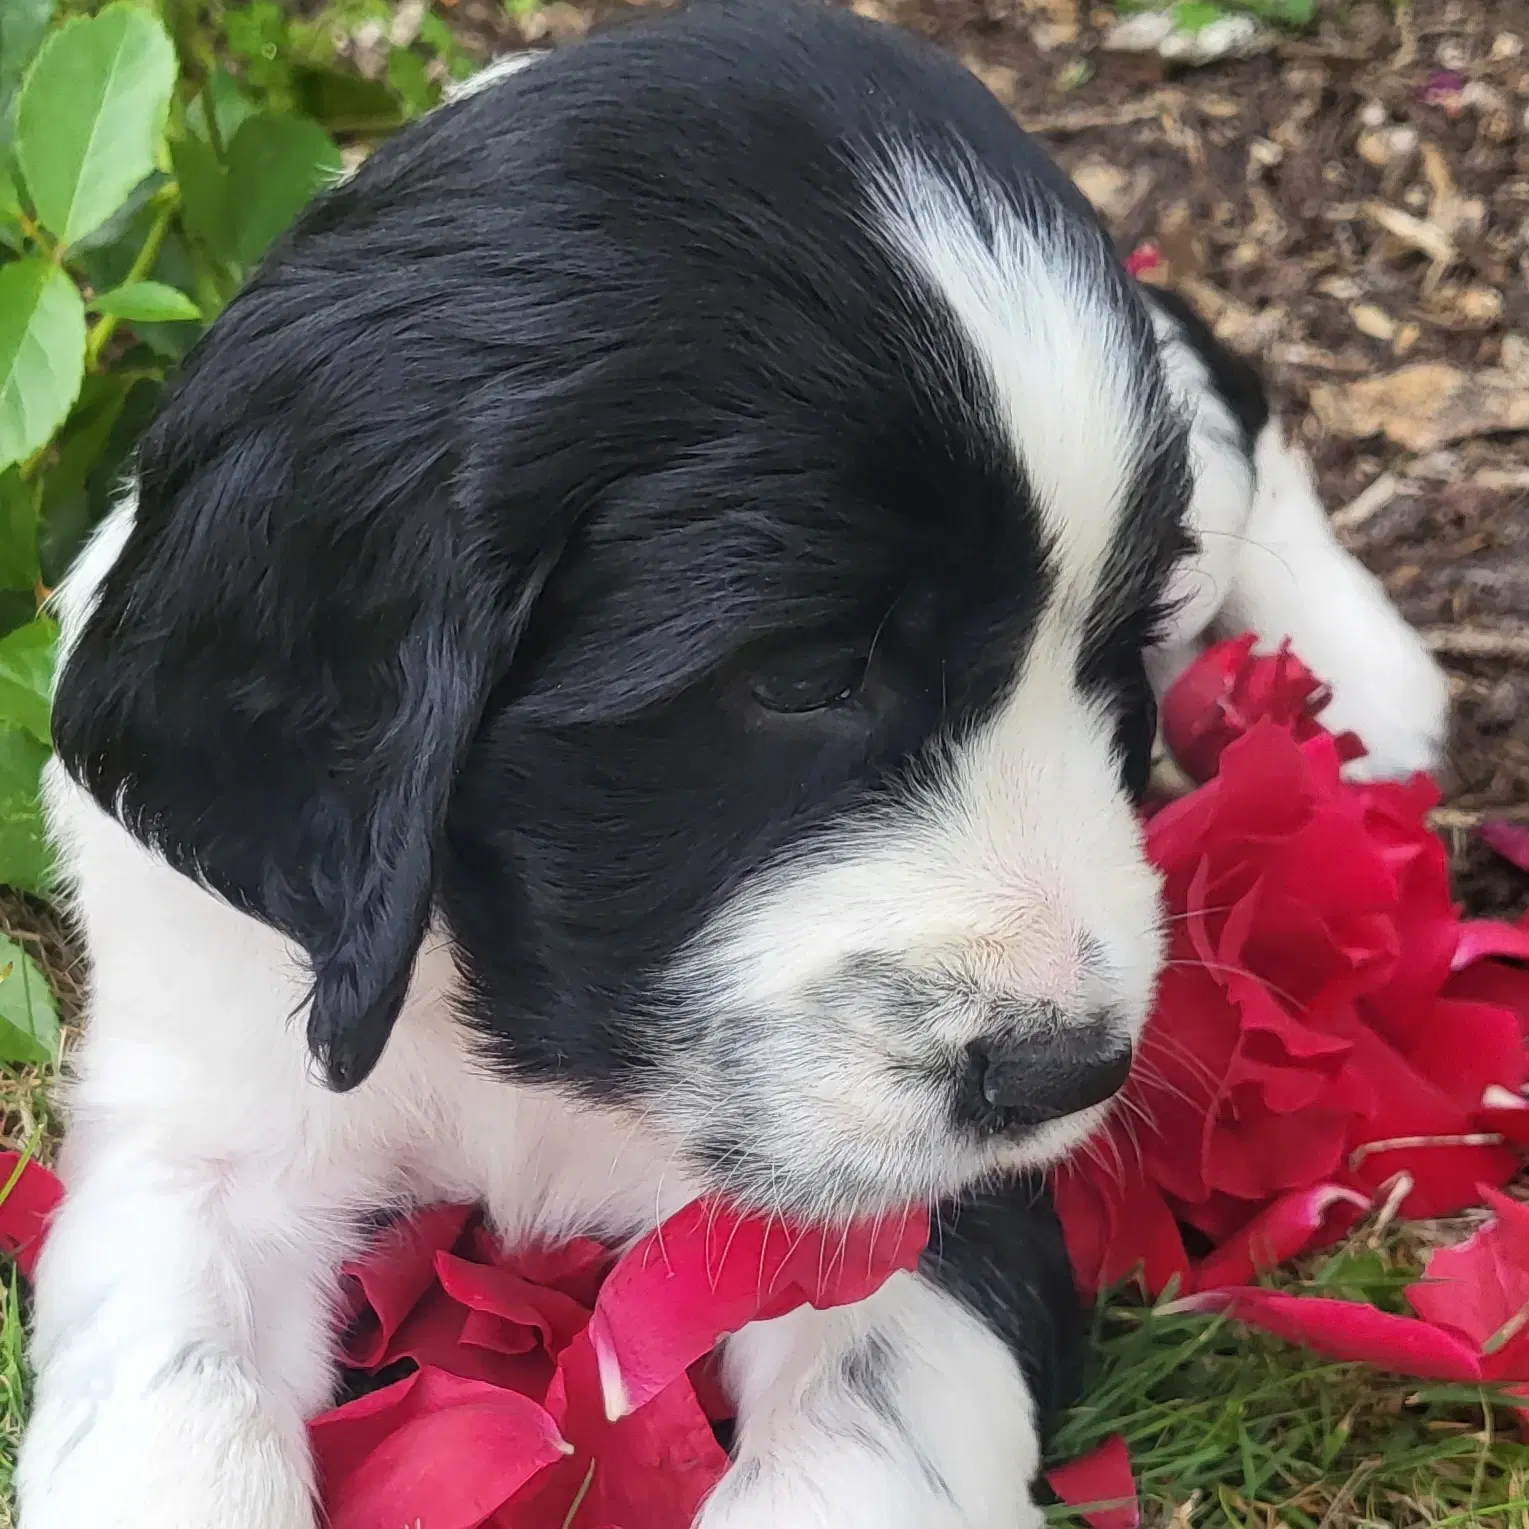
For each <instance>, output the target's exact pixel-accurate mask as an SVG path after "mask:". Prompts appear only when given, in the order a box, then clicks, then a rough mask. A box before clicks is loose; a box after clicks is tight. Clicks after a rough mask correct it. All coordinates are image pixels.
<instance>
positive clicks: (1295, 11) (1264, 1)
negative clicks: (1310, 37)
mask: <svg viewBox="0 0 1529 1529" xmlns="http://www.w3.org/2000/svg"><path fill="white" fill-rule="evenodd" d="M1243 4H1244V5H1245V6H1246V7H1247V9H1248V10H1250V11H1251V12H1252V13H1253V14H1254V15H1255V16H1257V17H1258V18H1259V19H1260V20H1261V21H1272V22H1274V23H1275V24H1276V25H1277V26H1282V27H1289V28H1291V29H1292V30H1293V31H1300V30H1301V29H1302V28H1304V27H1309V26H1310V25H1311V24H1312V22H1313V21H1314V20H1315V19H1316V15H1317V5H1316V0H1243Z"/></svg>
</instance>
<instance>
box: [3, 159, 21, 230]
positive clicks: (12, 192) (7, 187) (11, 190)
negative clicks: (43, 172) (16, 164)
mask: <svg viewBox="0 0 1529 1529" xmlns="http://www.w3.org/2000/svg"><path fill="white" fill-rule="evenodd" d="M20 211H21V196H20V193H19V192H18V191H17V190H16V175H15V172H14V170H13V169H12V166H11V163H10V161H9V160H8V159H5V158H4V157H0V218H14V217H15V216H16V214H17V213H19V212H20Z"/></svg>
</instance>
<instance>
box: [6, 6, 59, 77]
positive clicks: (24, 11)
mask: <svg viewBox="0 0 1529 1529" xmlns="http://www.w3.org/2000/svg"><path fill="white" fill-rule="evenodd" d="M55 3H56V0H4V4H0V102H3V101H4V100H5V99H6V98H7V97H8V96H9V95H10V93H11V91H12V90H13V89H14V88H15V87H16V85H17V83H18V82H19V81H20V79H21V74H22V71H23V70H24V69H25V68H26V66H27V65H28V64H29V63H31V61H32V55H33V54H34V53H36V51H37V45H38V43H40V42H41V41H42V38H43V33H44V32H46V31H47V30H48V23H49V22H50V21H51V20H52V19H53V7H54V4H55Z"/></svg>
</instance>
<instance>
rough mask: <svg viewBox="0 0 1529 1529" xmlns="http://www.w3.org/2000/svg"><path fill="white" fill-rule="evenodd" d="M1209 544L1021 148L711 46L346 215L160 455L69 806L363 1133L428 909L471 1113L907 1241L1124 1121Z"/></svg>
mask: <svg viewBox="0 0 1529 1529" xmlns="http://www.w3.org/2000/svg"><path fill="white" fill-rule="evenodd" d="M1186 499H1187V473H1186V460H1185V448H1184V441H1183V430H1182V425H1181V422H1180V420H1179V419H1178V418H1177V416H1176V415H1175V414H1174V413H1173V412H1172V411H1171V409H1170V408H1169V405H1168V403H1167V399H1166V395H1165V392H1164V388H1163V383H1162V377H1161V372H1160V366H1159V361H1158V357H1157V351H1156V347H1155V344H1154V341H1153V338H1152V333H1151V329H1150V326H1149V324H1148V322H1147V320H1146V317H1145V314H1144V313H1143V312H1142V310H1141V308H1140V306H1139V303H1138V300H1137V299H1136V297H1135V295H1134V294H1133V293H1132V292H1131V291H1130V289H1129V288H1128V286H1127V284H1126V282H1125V280H1124V278H1123V277H1122V275H1121V274H1120V272H1119V271H1118V270H1117V268H1116V266H1115V264H1114V262H1113V259H1112V257H1111V254H1110V251H1109V249H1108V248H1107V246H1106V244H1105V241H1104V239H1103V237H1102V235H1101V234H1100V232H1099V230H1098V228H1097V227H1096V225H1095V224H1094V223H1093V222H1092V220H1091V218H1090V217H1089V215H1088V213H1087V211H1086V209H1085V208H1084V206H1083V204H1082V203H1081V201H1080V200H1079V199H1078V198H1077V197H1076V195H1075V193H1073V192H1072V191H1071V190H1070V188H1068V187H1067V186H1066V183H1065V182H1064V181H1063V180H1062V178H1061V177H1060V176H1059V175H1058V174H1057V173H1056V172H1055V171H1054V170H1053V169H1052V168H1051V167H1050V166H1049V165H1048V164H1047V163H1046V161H1045V160H1044V159H1043V158H1042V156H1040V154H1039V153H1038V151H1037V150H1036V149H1035V148H1034V147H1033V145H1031V144H1030V143H1029V141H1028V140H1027V139H1025V138H1024V136H1023V135H1022V134H1021V133H1019V131H1018V129H1017V128H1015V127H1014V125H1013V123H1012V122H1011V121H1010V120H1009V118H1008V117H1007V115H1006V114H1005V113H1004V112H1003V111H1002V109H1001V108H1000V107H999V106H998V105H997V104H996V103H995V102H993V101H992V100H991V98H989V97H988V96H987V95H986V94H985V92H983V91H982V90H981V89H980V87H979V86H977V85H976V84H975V82H974V81H972V80H971V79H970V77H969V76H967V75H966V74H965V73H964V72H963V71H961V70H960V69H959V68H957V67H956V66H954V65H952V64H949V63H947V62H945V61H944V60H942V59H940V58H938V57H937V56H936V55H933V54H931V53H928V52H927V51H925V50H924V49H922V48H921V47H919V46H918V45H916V44H914V43H912V42H911V41H908V40H907V39H904V38H902V37H900V36H898V35H897V34H894V33H893V32H891V31H890V29H881V28H874V27H869V26H865V25H863V24H862V23H860V22H859V21H857V20H856V19H855V18H853V17H851V16H849V15H847V14H845V13H843V12H839V11H833V10H818V9H816V8H810V9H803V10H800V11H798V10H795V9H793V8H790V7H782V8H780V9H778V10H769V9H766V8H758V9H754V8H744V9H742V10H739V11H734V10H732V8H727V7H723V8H719V9H717V10H715V11H713V10H710V9H699V10H697V11H695V12H694V13H692V14H691V15H690V16H688V17H686V18H683V19H681V20H679V21H673V22H668V23H660V24H657V25H655V26H654V27H652V28H648V29H645V28H642V27H637V28H632V29H629V30H626V31H623V32H622V33H621V34H619V35H618V36H613V37H612V38H610V39H605V40H601V41H599V42H595V43H591V44H588V45H587V46H585V47H581V48H576V49H573V50H570V51H569V52H568V53H566V54H558V55H555V56H553V57H552V58H550V59H548V60H546V61H543V62H540V63H537V64H535V65H534V66H532V67H531V68H530V69H528V70H526V71H524V72H523V73H522V74H520V75H518V76H517V77H516V78H515V79H514V80H512V81H509V82H506V83H503V84H501V85H498V86H495V87H493V88H491V89H489V90H486V91H484V92H482V93H481V94H479V95H477V96H475V97H473V98H472V99H471V100H469V101H466V102H464V103H462V104H460V105H458V106H454V107H451V108H448V109H446V110H444V111H442V112H440V113H438V114H436V115H435V116H434V117H432V118H431V119H429V120H428V121H427V122H426V123H424V124H422V125H421V127H419V128H418V129H416V130H415V131H414V132H413V133H410V134H404V135H402V136H401V137H400V139H398V140H397V141H395V143H393V144H390V145H388V146H387V148H385V149H384V150H383V151H382V152H380V153H379V154H378V155H377V156H375V158H374V159H373V160H372V161H370V162H369V163H368V164H367V166H365V167H364V168H363V170H362V171H361V172H360V174H358V175H357V176H356V178H355V179H354V180H353V181H352V182H351V183H349V184H348V185H346V186H344V187H342V188H339V189H338V190H336V191H335V192H333V193H331V194H330V195H329V196H328V197H326V198H325V199H324V200H322V201H321V202H320V203H319V204H318V205H317V206H316V207H315V209H314V210H313V211H312V212H311V213H310V214H309V216H308V217H307V218H306V219H305V220H304V222H303V224H302V225H301V226H300V228H299V230H298V232H297V234H296V235H295V236H294V238H293V239H292V240H291V241H290V242H289V244H288V245H287V247H286V248H285V249H284V250H283V251H282V252H281V253H280V254H279V256H278V257H277V258H276V259H275V260H274V261H273V262H272V263H271V264H270V265H269V266H268V267H267V268H266V269H265V270H264V271H263V272H262V273H261V274H260V276H258V277H257V278H256V280H255V281H254V282H253V283H252V285H251V286H250V288H249V289H248V290H247V291H246V292H245V293H244V294H242V295H241V297H240V298H239V299H238V300H237V301H236V302H235V303H234V304H233V305H231V306H230V308H229V310H228V311H227V312H226V313H225V315H224V316H223V318H222V319H221V320H220V322H219V324H218V325H217V326H216V327H215V328H214V330H213V332H212V334H211V335H210V336H209V338H208V339H207V341H206V342H204V344H203V346H202V347H201V348H200V349H199V351H198V353H197V356H196V358H195V359H194V360H193V363H192V365H191V367H190V368H189V371H188V374H187V376H186V378H185V379H184V380H183V382H182V383H181V385H180V387H179V389H178V390H177V391H176V393H175V394H174V395H173V397H172V398H171V400H170V402H169V403H168V404H167V406H166V408H165V410H164V412H163V414H162V416H161V419H160V421H159V422H158V424H157V425H156V427H155V430H154V431H153V432H152V433H151V435H150V437H149V439H148V441H147V443H146V445H145V447H144V452H143V459H142V490H141V504H140V513H139V520H138V524H137V526H136V527H135V529H134V531H133V533H132V535H131V537H130V538H129V539H128V541H127V543H126V546H125V548H124V550H123V554H122V556H121V558H120V559H119V561H118V563H117V565H116V566H115V567H114V568H113V570H112V572H111V574H110V575H109V576H108V577H107V579H106V580H105V582H104V583H103V585H102V588H101V591H100V595H99V598H98V600H97V601H96V604H95V607H94V611H93V614H92V615H91V616H90V619H89V621H88V622H87V623H86V624H85V626H84V629H83V631H82V632H81V633H80V634H79V636H78V640H77V646H76V649H75V652H74V655H73V657H72V658H71V660H70V662H69V665H68V667H67V671H66V674H65V678H64V681H63V683H62V684H61V687H60V691H59V706H58V711H57V719H58V720H57V729H58V736H59V746H60V753H61V755H62V756H63V758H64V759H65V761H66V763H67V764H68V766H69V768H70V769H71V770H72V771H73V772H74V773H75V774H76V775H77V776H79V777H80V778H81V779H83V780H85V781H86V782H87V783H88V784H89V785H90V787H91V789H92V790H93V791H94V792H95V793H96V795H97V796H98V798H99V799H100V800H102V801H103V802H108V803H110V804H111V806H112V807H113V809H114V810H116V811H118V812H120V813H121V814H122V815H123V817H124V818H125V820H126V821H128V822H129V823H130V824H131V825H132V826H133V827H134V828H135V829H136V830H137V831H138V832H139V833H140V834H141V835H142V836H143V837H144V838H145V839H148V840H150V841H151V842H153V843H154V844H155V845H156V846H157V847H158V848H159V849H160V850H161V851H162V852H163V853H164V854H166V855H167V856H168V857H169V858H170V859H171V861H172V863H174V864H177V865H179V866H181V867H182V868H183V869H185V870H186V871H187V872H188V873H189V874H194V875H197V876H199V877H201V878H202V879H204V880H205V881H207V882H208V883H209V884H211V885H212V886H214V887H215V888H216V889H217V890H218V891H220V892H221V893H223V895H225V896H227V897H229V898H231V899H233V900H234V901H236V902H237V903H238V904H239V905H240V906H243V907H245V908H247V909H249V910H250V911H251V912H253V913H255V914H256V915H257V916H259V917H261V918H263V919H265V920H267V921H268V922H270V923H272V924H273V925H275V926H276V927H277V928H280V929H282V930H284V931H285V932H286V933H287V934H289V935H290V936H291V938H292V939H293V940H294V941H296V942H298V943H299V944H301V945H302V946H303V947H304V948H305V949H306V951H307V952H308V955H309V957H310V960H311V962H312V966H313V972H314V984H315V985H314V998H313V1003H312V1010H311V1014H310V1016H309V1027H308V1028H309V1039H310V1043H311V1044H312V1046H313V1049H314V1051H315V1054H316V1055H317V1056H318V1057H319V1059H320V1061H321V1062H322V1064H323V1065H324V1067H325V1069H326V1071H327V1074H328V1076H329V1079H330V1081H331V1082H332V1083H333V1084H335V1085H336V1086H340V1087H349V1086H354V1085H355V1084H357V1083H358V1082H360V1081H362V1080H363V1079H364V1077H365V1075H366V1073H367V1071H368V1070H369V1068H370V1066H371V1065H372V1064H373V1063H374V1062H375V1060H376V1057H377V1055H378V1054H379V1053H380V1051H381V1050H382V1048H383V1045H384V1044H385V1042H386V1039H387V1034H388V1030H389V1027H390V1025H391V1023H392V1020H393V1018H394V1016H395V1015H396V1013H397V1011H398V1007H399V1004H400V1002H401V1000H402V995H403V992H404V990H405V988H406V986H407V982H408V975H409V969H410V965H411V963H412V959H413V955H414V952H415V949H416V948H417V944H418V940H419V938H420V935H421V933H422V931H423V929H424V927H425V923H426V921H427V920H428V919H429V918H430V917H431V916H432V910H434V912H435V914H436V915H438V916H439V917H441V918H442V919H443V920H444V922H445V924H446V926H447V927H448V929H449V931H450V933H451V935H452V937H453V939H454V941H455V945H456V948H457V952H458V956H459V962H460V966H461V969H462V972H463V974H464V979H465V985H466V991H465V997H464V1011H465V1016H466V1018H467V1020H468V1022H469V1023H470V1024H471V1025H473V1026H474V1027H475V1028H476V1030H477V1032H478V1033H479V1035H480V1036H481V1039H482V1046H483V1050H484V1053H485V1056H486V1058H487V1059H488V1060H489V1062H490V1063H491V1064H492V1065H495V1066H498V1067H500V1068H502V1069H503V1070H504V1071H505V1072H506V1073H507V1074H508V1075H510V1076H512V1077H514V1078H516V1079H520V1080H524V1081H528V1082H532V1083H537V1084H545V1085H549V1086H554V1087H558V1088H562V1089H566V1090H571V1091H573V1092H575V1093H576V1094H577V1095H579V1096H580V1097H581V1098H583V1099H585V1100H588V1101H590V1102H592V1103H594V1104H597V1105H602V1106H606V1105H608V1106H610V1107H614V1108H619V1109H622V1110H628V1111H633V1112H637V1113H639V1114H640V1115H641V1117H642V1118H643V1119H644V1120H645V1121H646V1122H647V1123H648V1125H649V1126H650V1127H651V1128H653V1129H655V1130H657V1131H659V1132H661V1133H662V1134H663V1135H665V1136H666V1137H667V1138H668V1139H669V1140H670V1141H671V1142H672V1144H673V1145H674V1148H675V1150H676V1153H677V1154H678V1156H679V1158H680V1160H681V1161H682V1162H683V1163H685V1164H686V1165H688V1166H689V1168H690V1169H692V1170H693V1171H694V1172H695V1173H697V1174H699V1175H700V1176H701V1177H702V1178H703V1179H704V1180H705V1181H707V1182H710V1183H711V1184H713V1185H714V1186H716V1187H719V1188H723V1189H726V1190H728V1191H730V1192H732V1193H734V1194H736V1195H738V1196H740V1197H741V1198H743V1199H745V1200H748V1201H750V1202H752V1203H755V1204H758V1205H765V1206H770V1207H774V1208H778V1209H783V1210H790V1211H793V1212H796V1213H798V1214H808V1215H824V1214H827V1215H834V1216H840V1215H845V1214H852V1213H864V1212H875V1211H877V1210H879V1209H881V1208H884V1207H887V1206H891V1205H895V1204H899V1203H902V1202H906V1201H908V1200H910V1199H923V1198H928V1197H931V1196H935V1195H940V1194H944V1193H948V1192H951V1191H953V1190H955V1189H957V1188H959V1187H960V1186H962V1185H964V1184H966V1183H969V1182H971V1181H972V1180H974V1179H976V1178H978V1177H981V1176H982V1175H984V1174H986V1173H989V1172H992V1171H996V1170H999V1169H1002V1168H1006V1167H1012V1166H1015V1165H1021V1164H1026V1163H1038V1162H1042V1161H1045V1160H1048V1159H1050V1158H1053V1157H1055V1156H1056V1155H1058V1154H1059V1153H1060V1152H1061V1151H1063V1150H1064V1149H1066V1148H1067V1147H1068V1146H1070V1145H1071V1144H1073V1143H1074V1142H1076V1141H1077V1140H1079V1139H1080V1137H1081V1136H1082V1135H1083V1134H1084V1133H1085V1132H1086V1131H1087V1130H1088V1129H1089V1128H1090V1127H1091V1125H1092V1124H1093V1123H1094V1121H1095V1120H1096V1119H1097V1116H1098V1113H1099V1111H1100V1109H1101V1108H1102V1107H1103V1105H1104V1103H1105V1101H1106V1100H1107V1099H1108V1098H1109V1096H1110V1095H1111V1094H1112V1093H1113V1092H1114V1090H1115V1089H1116V1088H1117V1087H1118V1085H1119V1084H1120V1082H1121V1081H1122V1080H1123V1077H1124V1071H1125V1067H1126V1066H1127V1064H1128V1062H1129V1058H1130V1048H1131V1041H1132V1037H1133V1036H1134V1035H1135V1033H1136V1031H1137V1030H1138V1028H1139V1027H1140V1025H1141V1024H1142V1022H1143V1020H1144V1018H1145V1015H1146V1012H1147V1008H1148V1005H1149V1003H1150V1000H1151V995H1152V989H1153V982H1154V976H1155V972H1156V968H1157V964H1158V960H1159V936H1158V915H1157V907H1156V886H1155V881H1154V877H1153V875H1152V873H1151V871H1150V869H1149V868H1148V867H1147V865H1146V864H1145V862H1144V860H1143V855H1142V849H1141V843H1140V839H1139V835H1138V832H1137V827H1136V822H1135V818H1134V812H1133V805H1134V798H1135V796H1136V794H1137V793H1138V792H1139V791H1140V790H1141V788H1142V787H1143V785H1144V783H1145V778H1146V773H1147V766H1148V756H1149V751H1150V747H1151V742H1152V734H1153V715H1152V706H1151V696H1150V691H1149V689H1148V686H1147V683H1146V679H1145V676H1144V673H1143V669H1142V650H1143V647H1144V645H1145V644H1146V643H1147V641H1148V640H1149V638H1150V636H1151V635H1152V629H1153V627H1154V624H1155V622H1156V620H1157V617H1158V615H1159V614H1160V612H1159V609H1158V607H1159V602H1160V600H1161V597H1162V592H1163V588H1164V585H1165V582H1166V579H1167V576H1168V574H1169V572H1170V570H1171V567H1172V565H1173V563H1174V561H1175V559H1176V558H1177V556H1178V555H1179V554H1180V552H1181V551H1182V550H1183V544H1182V525H1181V517H1182V514H1183V511H1184V508H1185V503H1186ZM144 590H154V591H156V595H155V598H154V599H153V600H149V599H145V598H143V594H142V592H143V591H144ZM159 592H165V593H163V594H161V593H159Z"/></svg>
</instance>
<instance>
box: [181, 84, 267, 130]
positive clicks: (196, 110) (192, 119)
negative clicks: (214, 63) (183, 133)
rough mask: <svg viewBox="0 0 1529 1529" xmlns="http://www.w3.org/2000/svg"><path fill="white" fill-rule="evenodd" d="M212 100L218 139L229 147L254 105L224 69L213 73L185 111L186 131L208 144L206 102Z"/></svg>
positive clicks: (252, 110) (253, 110) (252, 111)
mask: <svg viewBox="0 0 1529 1529" xmlns="http://www.w3.org/2000/svg"><path fill="white" fill-rule="evenodd" d="M209 96H210V97H211V99H212V107H213V114H214V116H215V118H216V121H217V129H218V139H219V141H220V142H221V143H224V144H229V143H232V142H233V140H234V134H235V133H237V132H238V131H239V128H240V127H241V125H242V124H243V122H244V120H245V118H246V117H251V116H253V115H254V113H255V110H256V108H255V103H254V102H253V101H251V100H250V98H249V97H248V96H247V95H245V93H244V92H243V90H241V89H240V88H239V82H238V81H237V80H236V79H235V78H234V77H233V75H231V74H230V73H229V72H228V71H227V70H226V69H215V70H213V72H212V73H211V74H210V75H209V76H208V79H207V83H206V85H205V86H203V88H202V89H201V90H200V91H199V92H198V93H197V97H196V100H194V101H193V102H192V103H191V104H190V105H189V106H188V107H187V108H186V127H187V128H188V129H189V131H191V132H192V133H195V134H196V136H197V137H198V138H200V139H202V140H204V141H206V142H211V140H212V134H211V132H210V131H209V130H208V123H207V101H208V97H209Z"/></svg>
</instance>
